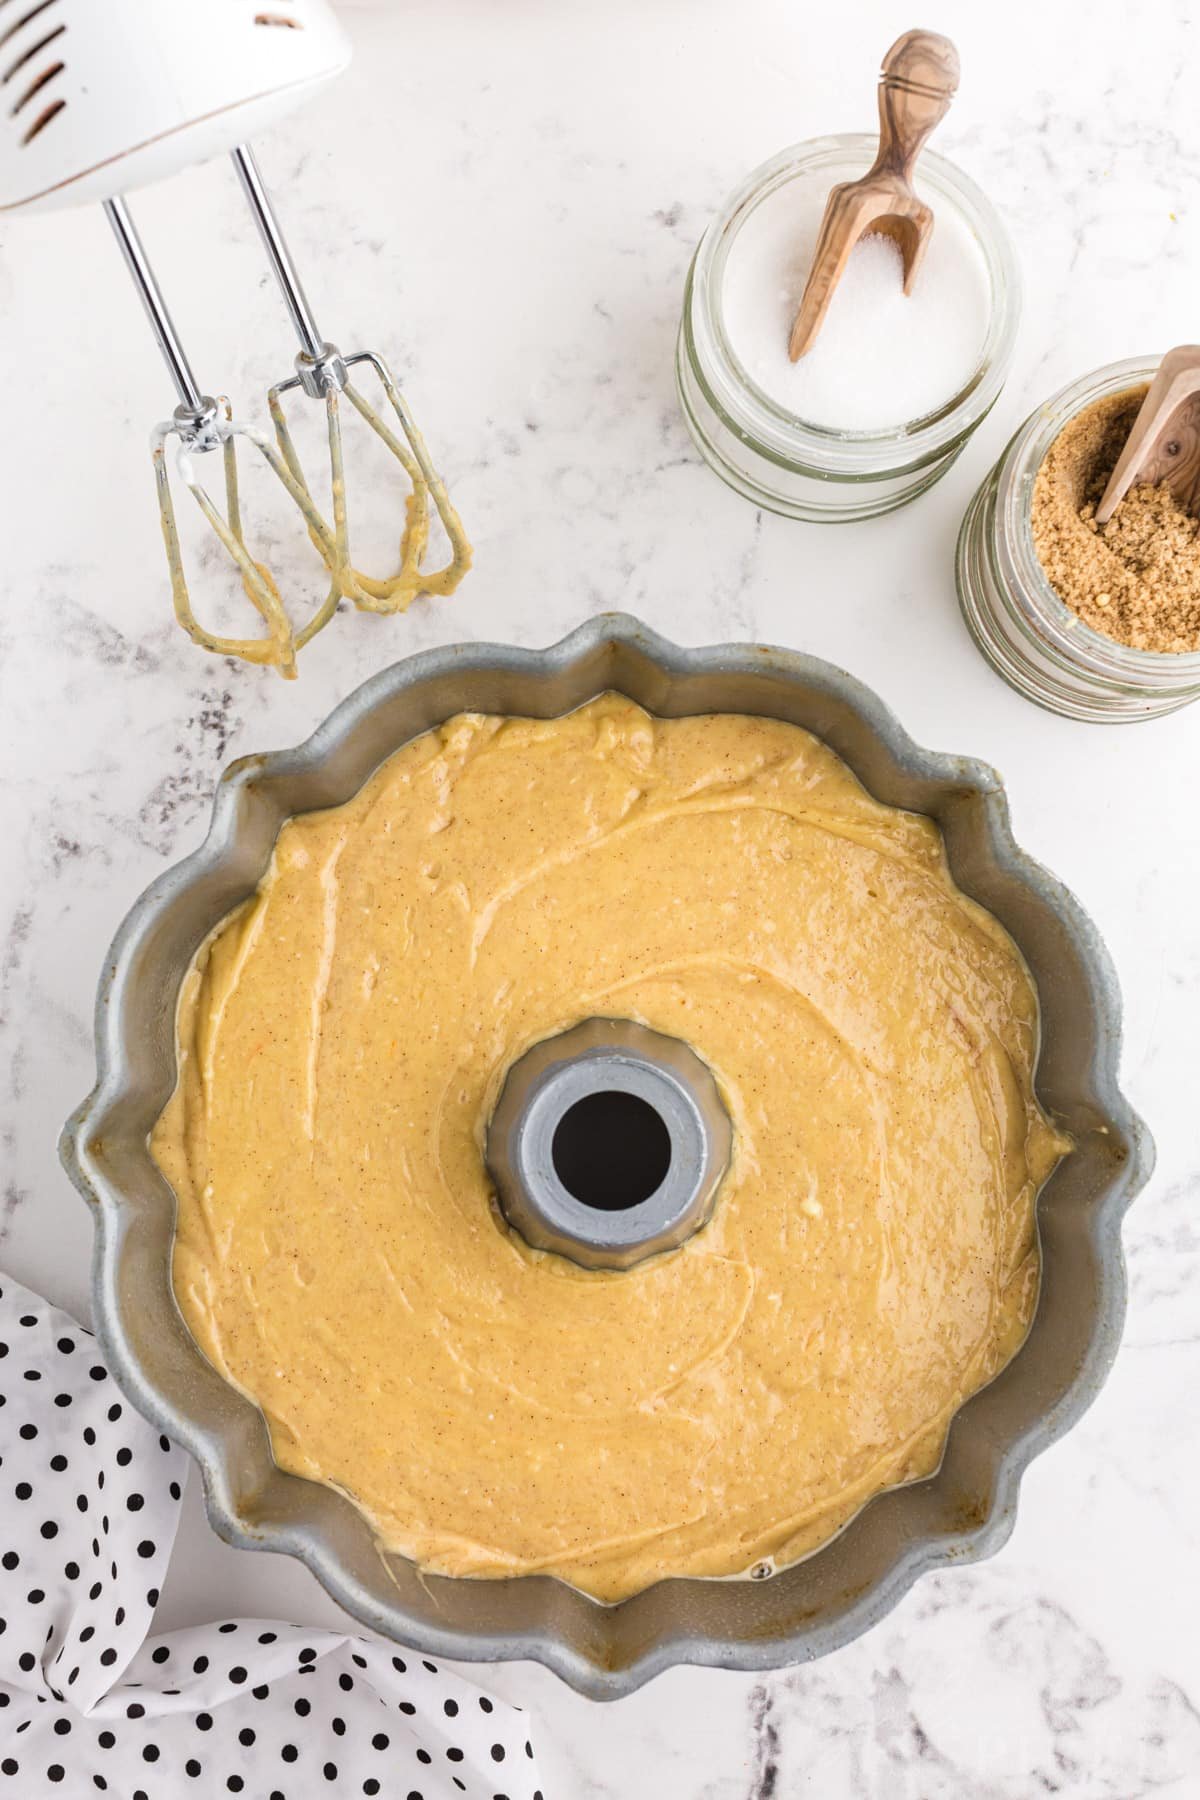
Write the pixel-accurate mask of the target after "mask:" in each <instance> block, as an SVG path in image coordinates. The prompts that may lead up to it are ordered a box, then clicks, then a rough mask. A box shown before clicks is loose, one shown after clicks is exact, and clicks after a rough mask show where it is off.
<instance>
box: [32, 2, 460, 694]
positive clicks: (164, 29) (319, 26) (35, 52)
mask: <svg viewBox="0 0 1200 1800" xmlns="http://www.w3.org/2000/svg"><path fill="white" fill-rule="evenodd" d="M349 57H350V48H349V43H348V41H347V39H346V37H345V34H344V32H343V31H342V29H341V27H340V25H339V24H338V22H337V20H336V19H335V18H334V16H333V13H332V12H331V10H330V8H329V6H328V4H327V0H276V4H274V5H263V4H260V3H258V0H205V4H204V5H203V6H197V5H194V4H186V3H184V0H107V4H105V5H103V6H100V5H98V4H97V3H96V0H0V213H4V212H9V211H19V210H33V209H41V208H49V207H58V206H66V205H73V204H77V203H79V202H82V201H87V200H100V201H102V202H103V204H104V207H105V211H106V212H107V214H108V218H109V221H110V223H111V225H112V227H113V230H114V232H115V234H116V237H117V240H118V242H119V244H120V246H121V249H122V251H123V253H124V256H125V260H126V262H127V264H128V267H129V270H130V273H131V275H132V276H133V279H134V282H135V284H136V286H137V288H138V291H139V293H140V295H141V299H142V302H143V305H144V306H145V309H146V312H147V314H148V316H149V319H150V323H151V327H152V329H153V331H154V335H155V338H156V340H157V342H158V345H159V349H160V350H161V352H162V355H163V358H164V360H165V362H166V364H167V368H168V370H169V371H170V374H171V378H172V380H173V382H174V385H175V389H176V392H177V394H178V400H179V403H178V405H177V406H176V408H175V411H174V413H173V414H172V416H171V417H170V418H169V419H167V420H165V421H164V422H163V423H162V424H161V425H159V426H157V427H156V429H155V431H154V433H153V438H152V453H153V460H154V470H155V479H156V483H157V491H158V500H159V512H160V517H161V522H162V530H163V540H164V543H165V545H166V551H167V563H168V567H169V570H170V577H171V589H172V595H173V599H174V605H175V614H176V617H177V618H178V620H179V623H180V624H181V625H182V626H183V628H184V630H185V631H187V633H188V634H189V636H190V637H191V638H192V639H193V640H194V641H195V642H196V643H197V644H200V645H202V646H203V648H205V649H207V650H211V651H213V652H215V653H217V654H220V655H232V656H238V657H242V658H244V659H245V660H247V661H249V662H255V663H265V664H270V665H273V666H274V667H276V668H277V669H278V670H279V671H280V673H281V674H283V675H285V676H294V675H295V673H296V655H297V652H298V651H299V650H300V649H302V648H303V646H304V645H305V644H306V643H308V642H309V641H310V640H311V639H312V638H313V637H315V636H316V634H317V632H318V631H320V630H321V629H322V627H323V626H324V625H326V624H327V623H328V622H329V620H330V619H331V618H332V617H333V614H334V613H335V612H336V611H337V607H338V602H339V601H340V600H341V599H342V598H345V599H347V600H350V601H351V602H352V603H353V604H354V605H355V606H357V607H359V608H361V609H363V610H366V611H371V612H380V613H389V612H399V611H403V609H404V608H405V607H407V605H408V604H409V602H410V601H411V600H412V599H413V598H414V597H415V595H417V594H418V593H429V594H448V593H451V592H453V590H454V588H456V587H457V585H458V583H459V582H460V581H461V579H462V577H463V575H464V574H465V573H466V571H467V569H468V568H469V567H470V560H471V552H470V547H469V545H468V543H467V540H466V538H465V536H464V533H463V529H462V525H461V523H460V521H459V518H458V515H457V513H456V512H455V510H454V507H453V506H452V505H451V502H450V499H449V496H448V494H447V492H446V488H445V485H444V484H443V482H442V481H441V479H440V477H439V476H438V474H437V472H436V470H435V469H434V467H433V464H432V462H431V460H430V456H429V452H428V451H427V449H426V447H425V444H424V441H423V439H422V437H421V434H420V432H419V431H418V430H417V427H416V425H415V423H414V421H413V419H412V416H411V414H410V412H409V410H408V408H407V406H406V404H405V402H404V399H403V397H402V395H401V393H400V391H399V388H398V387H397V384H396V382H395V380H394V378H393V376H392V373H391V371H390V369H389V368H388V365H387V363H386V362H385V361H384V359H383V357H382V356H381V355H380V354H379V353H378V352H377V351H374V350H361V351H357V352H355V353H354V354H352V355H346V356H343V355H342V353H341V351H340V350H338V349H337V347H336V346H335V345H334V344H332V343H330V342H328V341H327V340H326V339H325V338H324V337H323V336H322V335H321V333H320V332H319V331H318V329H317V325H316V320H315V317H314V315H313V311H312V308H311V307H310V305H309V302H308V299H307V296H306V295H305V292H304V288H303V286H302V284H301V281H300V277H299V275H298V273H297V270H296V265H295V263H294V261H293V259H292V256H291V254H290V252H289V250H288V247H287V244H286V242H285V240H284V237H283V233H282V231H281V230H280V227H279V222H278V220H277V218H276V216H275V213H274V211H273V208H272V206H271V202H270V199H269V197H268V195H267V191H266V189H265V187H264V185H263V182H262V178H261V176H260V174H259V171H258V167H257V165H256V163H255V160H254V157H253V154H252V152H251V151H250V149H249V147H248V145H247V143H246V139H247V137H248V136H249V135H250V133H251V132H252V131H253V130H255V129H257V127H258V126H259V125H263V124H267V123H269V122H271V121H272V120H274V119H275V118H277V117H279V116H280V115H281V114H283V113H284V112H287V111H288V110H290V109H291V108H292V107H294V106H296V105H299V104H300V102H301V101H302V100H304V99H305V98H307V97H308V95H309V94H311V93H313V92H314V91H315V90H316V89H318V88H319V87H321V86H323V85H324V84H325V83H326V82H327V81H329V80H331V79H332V78H333V77H334V76H335V75H337V74H339V73H340V72H341V71H342V70H343V69H344V68H345V66H346V64H347V62H348V61H349ZM222 151H229V152H230V153H231V154H232V157H233V162H234V166H235V168H236V171H237V174H238V178H239V180H240V182H241V185H242V188H243V190H244V192H245V194H246V197H247V200H248V202H249V204H250V208H251V212H252V215H253V218H254V221H255V224H256V226H257V227H258V230H259V233H260V234H261V237H262V240H263V243H264V246H265V248H266V251H267V254H268V257H269V259H270V262H271V266H272V268H273V270H274V273H275V276H276V278H277V280H278V282H279V285H280V287H281V289H282V292H283V297H284V300H285V302H286V305H287V309H288V311H289V313H290V315H291V319H292V322H293V324H294V326H295V329H296V333H297V336H298V338H299V342H300V350H299V353H298V355H297V356H296V359H295V373H294V374H292V375H291V376H290V377H288V378H287V379H286V380H284V381H281V382H279V383H278V384H277V385H276V386H275V387H273V388H272V389H271V391H270V394H269V396H268V405H269V410H270V414H271V419H272V422H273V425H274V430H275V441H274V442H272V441H271V439H270V438H269V437H268V436H267V435H266V434H265V433H264V432H262V431H260V430H258V429H257V428H256V427H255V426H254V425H252V424H249V423H247V422H245V421H243V420H240V419H238V418H236V417H235V416H234V413H233V410H232V407H231V406H230V403H229V401H228V399H227V398H226V397H225V396H223V395H219V396H217V397H215V398H214V397H213V396H212V395H210V394H207V393H205V392H204V390H203V389H202V388H201V387H200V386H199V384H198V382H197V380H196V378H195V375H194V374H193V372H192V368H191V365H190V363H189V361H188V358H187V355H186V352H185V351H184V348H183V345H182V342H181V341H180V337H179V334H178V332H177V330H176V329H175V325H174V322H173V320H172V318H171V315H170V312H169V310H168V308H167V304H166V301H165V299H164V297H163V293H162V290H161V288H160V286H159V284H158V281H157V279H156V277H155V275H154V271H153V269H152V267H151V264H150V261H149V259H148V257H147V255H146V251H145V249H144V247H143V245H142V242H141V239H140V238H139V236H138V232H137V229H136V227H135V225H134V222H133V219H132V217H131V215H130V211H129V208H128V205H127V204H126V202H125V200H124V199H123V198H122V195H123V193H124V192H125V190H127V189H129V188H132V187H136V186H139V185H144V184H145V183H147V182H150V181H155V180H158V179H160V178H162V177H163V176H166V175H170V174H173V173H175V172H176V171H177V170H179V169H181V168H184V167H185V166H187V165H189V164H191V163H194V162H200V161H202V160H204V159H206V158H208V157H210V156H213V155H215V154H218V153H220V152H222ZM359 367H364V368H366V369H369V370H371V371H373V372H374V374H375V376H376V377H377V378H378V380H379V383H380V385H381V387H382V390H383V395H384V397H385V400H386V403H387V407H388V408H389V409H390V413H391V415H393V416H394V419H395V422H396V425H397V426H398V432H397V430H393V428H392V425H391V424H389V422H388V419H387V418H386V417H385V416H383V414H382V413H381V412H380V411H379V410H377V409H376V407H374V406H373V405H372V404H371V403H370V401H369V400H368V399H367V398H366V396H365V395H364V394H363V393H362V392H361V391H360V389H359V388H358V387H356V386H355V385H354V383H353V382H352V381H351V379H350V371H351V369H355V368H359ZM292 393H299V394H300V395H301V396H303V397H305V398H308V399H310V400H313V401H316V402H318V403H319V404H321V405H322V406H323V407H324V411H325V435H326V438H327V442H328V456H329V476H330V493H331V499H332V515H333V516H332V520H331V521H327V520H326V518H325V517H324V516H323V515H322V512H321V510H320V508H319V507H318V506H317V504H316V502H315V500H314V498H313V494H312V489H311V487H310V485H309V482H308V480H307V479H306V477H305V474H304V470H303V467H302V465H301V461H300V457H299V455H298V452H297V450H296V446H295V442H294V440H293V437H292V434H291V431H290V430H289V427H288V423H287V419H286V416H285V413H284V406H283V396H284V395H285V394H292ZM343 396H344V397H345V398H346V399H347V400H348V401H349V402H350V404H351V405H352V406H353V407H354V409H355V410H356V411H357V412H358V413H359V414H360V415H361V417H362V418H363V420H365V422H366V424H367V425H368V426H369V427H370V429H371V431H372V432H374V434H375V436H376V438H377V439H378V440H379V442H380V443H382V444H383V445H384V446H385V448H386V449H387V450H388V451H389V452H390V454H391V455H392V456H393V457H394V458H395V460H396V462H397V463H398V464H399V465H400V467H401V469H402V470H403V472H404V475H405V477H406V479H407V482H408V486H409V492H408V495H407V501H406V518H405V523H404V528H403V532H402V535H401V543H400V561H399V567H398V569H397V570H396V571H395V572H394V573H393V574H391V575H389V576H386V577H373V576H370V575H367V574H365V573H364V572H362V571H361V570H359V569H357V568H356V567H355V566H354V563H353V561H352V559H351V551H350V529H349V522H348V513H347V505H346V486H345V475H344V468H343V448H342V429H341V420H340V414H339V406H340V401H341V399H342V397H343ZM172 441H173V443H174V451H175V454H174V456H173V458H169V457H168V446H169V445H170V444H171V443H172ZM239 441H240V442H241V443H242V444H244V445H246V446H248V447H250V448H251V449H252V450H253V451H255V452H257V454H258V455H259V456H260V457H261V458H262V461H263V463H264V464H265V466H266V467H267V468H268V469H269V470H270V472H271V473H272V474H273V475H274V476H275V477H276V479H277V480H278V481H279V483H280V484H281V486H282V487H283V489H284V490H285V492H286V494H287V495H288V497H289V498H290V500H291V501H292V502H293V503H294V505H295V506H296V508H297V510H298V511H299V513H300V515H301V517H302V519H303V521H304V524H305V525H306V526H307V529H308V533H309V536H310V537H311V539H312V541H313V543H314V544H315V545H316V547H317V549H318V551H319V552H320V554H321V557H322V559H323V560H324V562H325V564H326V567H327V569H328V571H329V576H330V585H329V590H328V593H327V594H326V596H325V598H324V600H323V601H322V602H321V604H320V605H319V606H318V607H317V608H316V610H315V611H314V612H313V613H312V614H311V616H310V617H309V618H308V620H307V622H306V623H305V624H304V625H303V627H301V628H300V629H297V628H296V626H295V625H294V624H293V622H292V619H291V616H290V614H289V611H288V608H287V606H286V605H285V603H284V599H283V597H282V595H281V593H280V589H279V584H278V582H277V581H276V579H275V577H274V576H273V575H272V573H271V571H270V570H269V568H268V567H267V566H266V564H265V563H263V562H261V561H259V560H257V559H256V558H255V556H254V554H253V552H252V551H251V549H250V547H249V545H248V544H247V540H246V536H245V532H244V528H243V522H242V508H241V499H240V492H239V483H238V447H239ZM210 455H212V456H218V457H219V462H220V465H221V479H222V485H223V489H224V507H223V509H222V507H221V506H219V505H218V503H217V501H216V500H214V499H213V497H212V495H211V494H210V493H209V491H208V489H207V487H205V485H204V484H203V482H202V481H201V479H200V476H199V473H198V465H199V464H200V463H201V462H202V461H203V459H204V458H205V457H206V456H210ZM172 463H173V466H174V472H175V474H176V476H177V478H178V480H179V481H180V482H181V483H182V484H183V486H184V487H186V488H187V490H188V491H189V492H190V493H191V494H192V496H193V498H194V499H195V501H196V504H197V506H198V507H199V509H200V512H201V514H202V515H203V517H204V519H205V520H206V522H207V524H208V525H209V526H210V527H211V529H212V531H213V532H214V533H215V534H216V536H217V538H218V539H219V541H220V543H221V544H222V546H223V547H224V549H225V551H226V553H227V555H228V556H229V557H230V559H231V560H232V562H233V564H234V567H235V568H236V570H237V573H238V575H239V576H240V578H241V583H242V586H243V588H244V590H245V593H246V595H247V597H248V599H249V600H250V602H251V603H252V605H253V606H254V608H255V610H256V611H257V613H258V615H259V617H260V619H261V621H262V624H263V626H264V628H265V632H264V635H261V636H258V637H252V638H234V637H224V636H221V635H219V634H217V633H214V632H212V631H209V630H208V629H207V628H206V627H205V626H203V625H202V624H201V623H200V621H199V620H198V619H197V617H196V615H195V613H194V611H193V608H192V601H191V595H190V592H189V588H188V582H187V578H186V574H185V570H184V559H183V553H182V550H181V547H180V540H179V531H178V525H177V519H176V514H175V504H174V499H173V496H172V484H171V467H172ZM435 514H436V516H437V518H438V519H440V521H441V524H442V528H443V530H444V532H445V536H446V540H447V543H448V546H449V556H448V559H447V561H446V562H445V564H444V566H443V567H441V568H439V569H437V570H434V571H430V572H426V571H423V570H422V566H421V565H422V561H423V558H424V556H425V553H426V550H427V548H428V543H429V536H430V531H431V528H432V525H433V519H434V515H435Z"/></svg>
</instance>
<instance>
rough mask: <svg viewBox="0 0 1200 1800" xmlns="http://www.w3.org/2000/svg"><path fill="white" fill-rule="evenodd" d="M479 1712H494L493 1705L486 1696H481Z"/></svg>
mask: <svg viewBox="0 0 1200 1800" xmlns="http://www.w3.org/2000/svg"><path fill="white" fill-rule="evenodd" d="M479 1710H480V1712H491V1711H492V1710H493V1709H492V1703H491V1701H490V1700H489V1699H488V1697H487V1695H486V1694H480V1696H479Z"/></svg>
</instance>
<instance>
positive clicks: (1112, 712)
mask: <svg viewBox="0 0 1200 1800" xmlns="http://www.w3.org/2000/svg"><path fill="white" fill-rule="evenodd" d="M1157 369H1158V359H1157V358H1149V357H1144V356H1136V357H1132V358H1130V359H1129V360H1128V361H1126V362H1118V363H1110V364H1109V365H1108V366H1107V367H1106V368H1103V369H1097V370H1095V371H1094V373H1092V374H1090V375H1085V376H1083V378H1082V379H1081V380H1079V381H1074V382H1072V383H1071V385H1070V387H1065V388H1063V389H1062V391H1061V392H1060V393H1057V394H1055V395H1054V396H1053V397H1052V398H1051V399H1049V400H1047V401H1046V403H1045V405H1044V406H1039V407H1038V409H1037V411H1036V412H1034V413H1031V414H1030V416H1029V418H1028V419H1026V421H1025V423H1024V424H1023V425H1022V426H1021V428H1020V430H1019V431H1018V432H1017V433H1016V435H1015V437H1014V438H1013V439H1012V441H1011V442H1010V443H1009V445H1008V448H1007V449H1006V450H1005V451H1004V454H1003V455H1002V456H1001V458H1000V460H999V462H998V463H997V464H996V466H995V468H994V469H993V470H992V471H991V473H990V474H989V475H988V476H987V477H986V479H985V480H984V482H983V484H982V486H981V487H980V489H979V491H978V493H977V494H976V495H975V498H974V499H973V500H972V501H971V504H970V506H969V507H968V508H967V511H966V516H965V517H964V519H963V522H962V530H961V531H960V533H959V537H958V555H957V576H958V601H959V605H960V607H961V608H962V615H963V618H964V620H965V621H966V624H967V627H968V629H969V631H970V633H971V636H972V637H973V638H974V640H975V643H976V645H977V647H978V648H979V650H981V651H982V653H983V655H984V656H985V657H986V658H987V660H988V662H989V663H991V665H992V667H993V669H995V671H996V673H997V674H998V675H1002V676H1003V677H1004V679H1005V681H1007V682H1008V684H1009V686H1010V687H1013V688H1015V689H1016V691H1017V692H1018V693H1019V694H1023V695H1024V696H1025V698H1026V699H1027V700H1033V701H1036V702H1037V704H1038V705H1039V706H1044V707H1046V709H1047V710H1048V711H1049V712H1056V713H1059V714H1061V716H1062V717H1063V718H1067V719H1087V720H1089V721H1091V722H1092V723H1094V724H1108V723H1119V722H1121V721H1130V720H1134V719H1153V718H1158V717H1159V716H1160V715H1161V714H1162V713H1168V712H1174V711H1175V709H1176V708H1177V707H1180V706H1186V705H1187V704H1188V703H1189V701H1192V700H1197V699H1200V651H1191V652H1186V651H1185V652H1175V651H1172V652H1163V651H1158V650H1140V649H1134V648H1132V647H1131V646H1130V645H1128V644H1123V643H1118V642H1117V641H1116V640H1115V639H1113V638H1109V637H1105V636H1103V635H1102V634H1101V633H1100V632H1098V631H1093V630H1092V629H1091V627H1090V626H1089V625H1086V624H1085V623H1084V621H1083V620H1082V619H1081V618H1080V617H1079V615H1078V614H1077V613H1075V612H1072V610H1071V608H1070V607H1069V606H1067V605H1066V604H1065V602H1064V601H1063V600H1061V599H1060V598H1059V596H1058V594H1057V593H1056V592H1055V590H1054V589H1053V587H1052V586H1051V585H1050V582H1049V580H1048V578H1047V576H1046V572H1045V570H1044V569H1043V568H1042V565H1041V562H1040V560H1039V558H1038V553H1037V550H1036V548H1035V546H1034V541H1033V490H1034V483H1035V481H1036V480H1037V473H1038V470H1039V469H1040V468H1041V466H1042V463H1043V461H1044V459H1045V457H1046V455H1047V452H1048V451H1049V449H1050V447H1051V445H1052V444H1053V443H1054V441H1055V439H1056V438H1057V437H1058V435H1059V433H1060V432H1061V431H1063V429H1064V428H1065V427H1066V426H1067V425H1069V424H1070V422H1071V420H1072V419H1074V418H1075V417H1076V415H1077V414H1079V413H1082V412H1085V411H1086V410H1087V409H1088V408H1089V407H1092V406H1095V405H1096V403H1097V402H1098V401H1103V400H1106V399H1108V398H1109V397H1110V396H1112V395H1117V394H1125V393H1130V392H1132V391H1135V390H1137V389H1139V388H1145V387H1147V386H1148V385H1149V383H1150V382H1151V381H1153V379H1154V376H1155V373H1156V372H1157Z"/></svg>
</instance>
